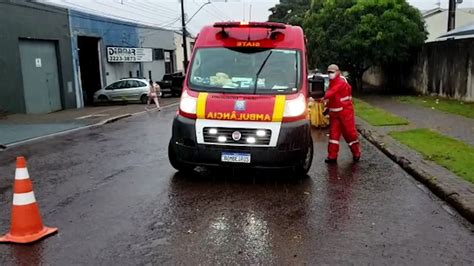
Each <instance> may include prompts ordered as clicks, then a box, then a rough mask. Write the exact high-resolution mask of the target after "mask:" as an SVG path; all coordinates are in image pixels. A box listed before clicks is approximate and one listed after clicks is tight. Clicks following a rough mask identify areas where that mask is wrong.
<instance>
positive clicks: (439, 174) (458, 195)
mask: <svg viewBox="0 0 474 266" xmlns="http://www.w3.org/2000/svg"><path fill="white" fill-rule="evenodd" d="M357 129H358V131H359V133H360V134H361V135H362V136H363V137H364V138H365V139H367V140H368V141H369V142H370V143H372V144H374V145H375V146H376V147H377V148H378V149H379V150H380V151H382V152H383V153H384V154H385V155H387V156H388V157H389V158H390V159H392V160H393V161H394V162H395V163H397V164H398V165H399V166H400V167H402V168H403V169H404V170H405V171H406V172H407V173H409V174H410V175H412V176H413V177H415V179H417V180H418V181H420V182H421V183H423V184H424V185H425V186H427V187H428V188H429V189H430V190H431V191H432V192H433V193H434V194H435V195H436V196H438V197H439V198H441V199H442V200H444V201H446V202H447V203H449V204H450V205H451V206H452V207H453V208H454V209H456V210H457V211H458V212H459V213H460V214H461V215H462V216H463V217H465V218H466V219H467V220H468V221H469V222H471V223H474V185H472V184H471V183H469V182H467V181H465V180H463V179H461V178H460V177H457V176H456V175H454V174H453V173H451V172H450V171H448V170H447V169H445V168H443V167H441V166H439V165H437V164H435V163H433V162H431V161H427V160H424V159H423V157H422V155H420V154H418V153H417V152H415V151H413V150H411V149H409V148H408V147H405V146H404V145H402V144H400V143H399V142H397V141H396V140H394V139H393V138H391V137H390V136H386V135H385V134H378V131H377V129H376V128H375V127H373V126H371V125H369V124H368V123H367V122H365V121H362V120H361V119H357Z"/></svg>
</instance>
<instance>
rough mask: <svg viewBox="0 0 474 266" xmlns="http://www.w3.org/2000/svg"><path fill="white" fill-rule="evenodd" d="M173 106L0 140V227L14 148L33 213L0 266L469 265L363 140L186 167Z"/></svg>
mask: <svg viewBox="0 0 474 266" xmlns="http://www.w3.org/2000/svg"><path fill="white" fill-rule="evenodd" d="M175 108H176V107H174V108H169V109H166V110H164V111H162V112H161V113H157V112H153V113H148V114H145V115H141V116H136V117H132V118H128V119H125V120H121V121H118V122H116V123H113V124H108V125H105V126H103V127H100V128H94V129H86V130H83V131H78V132H75V133H71V134H69V135H65V136H61V137H56V138H54V139H47V140H43V141H40V142H36V143H33V144H28V145H25V146H22V147H17V148H14V149H11V150H7V151H3V152H0V231H1V232H2V233H3V232H6V231H7V230H8V226H9V213H10V204H11V198H12V190H11V185H12V181H13V175H14V167H15V162H14V160H15V156H17V155H24V156H26V157H27V162H28V169H29V171H30V175H31V177H32V180H33V183H34V189H35V194H36V198H37V200H38V201H39V205H40V208H41V212H42V215H43V220H44V222H45V224H46V225H49V226H57V227H59V233H58V234H56V235H53V236H51V237H49V238H47V239H45V240H43V241H41V242H37V243H35V244H33V245H28V246H23V245H0V265H40V264H48V265H77V264H89V265H98V264H100V265H111V264H117V265H137V264H139V265H141V264H150V265H162V264H205V265H206V264H249V263H259V264H303V263H306V264H376V265H380V264H397V265H399V264H411V265H415V264H420V265H427V264H432V265H439V264H464V265H473V264H474V233H473V229H472V226H471V225H470V224H467V222H466V221H465V220H463V219H462V218H460V217H459V216H458V215H457V214H456V213H455V212H453V211H452V210H451V209H450V208H449V207H447V206H445V205H444V204H443V202H441V201H439V200H438V199H437V198H436V197H435V196H433V195H432V194H431V193H430V192H428V191H427V190H426V189H425V188H424V187H423V186H421V185H419V184H418V183H417V182H415V181H414V179H413V178H412V177H410V176H408V175H407V174H405V173H404V172H403V171H402V170H401V169H400V168H399V167H398V166H396V165H395V164H394V163H392V162H391V161H390V160H389V159H387V158H386V157H384V156H383V155H382V154H381V153H380V152H379V151H378V150H376V149H375V148H374V147H372V146H370V144H368V143H367V142H366V141H363V149H364V154H363V160H362V161H361V162H360V163H359V164H358V165H353V164H352V163H351V158H350V154H349V151H348V149H347V148H346V147H345V146H343V147H342V154H341V157H340V162H339V165H337V166H331V167H328V166H326V165H325V164H324V163H323V159H324V156H325V150H326V142H327V139H326V135H325V132H322V131H315V132H313V138H314V141H315V158H314V162H313V166H312V168H311V171H310V178H308V179H304V180H297V179H292V178H289V177H288V176H287V175H288V174H286V173H282V172H257V173H254V172H252V171H235V172H232V171H229V170H227V171H218V170H209V169H200V171H199V173H196V174H195V175H190V176H183V174H180V173H176V172H175V170H174V169H172V167H171V166H170V165H169V163H168V159H167V144H168V140H169V137H170V131H171V129H170V128H171V122H172V117H173V115H174V113H175Z"/></svg>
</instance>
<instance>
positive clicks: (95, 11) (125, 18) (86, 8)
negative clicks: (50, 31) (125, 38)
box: [64, 0, 159, 27]
mask: <svg viewBox="0 0 474 266" xmlns="http://www.w3.org/2000/svg"><path fill="white" fill-rule="evenodd" d="M64 2H66V3H69V4H73V3H70V2H68V1H67V0H64ZM74 6H75V7H79V8H81V9H83V10H86V11H87V10H89V12H92V13H91V14H92V15H94V13H95V14H96V15H97V14H99V15H100V14H102V15H105V17H107V18H110V19H114V18H115V17H117V18H121V19H123V20H125V21H127V20H128V21H133V22H136V23H139V24H143V21H140V20H135V19H131V18H127V17H123V16H119V15H115V14H110V13H105V12H101V11H97V10H94V9H91V8H88V7H84V6H82V5H78V4H74ZM110 16H113V17H110ZM109 23H110V22H109ZM150 24H151V25H153V26H156V27H159V26H158V24H153V23H150Z"/></svg>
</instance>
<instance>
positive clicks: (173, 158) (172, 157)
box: [168, 140, 194, 172]
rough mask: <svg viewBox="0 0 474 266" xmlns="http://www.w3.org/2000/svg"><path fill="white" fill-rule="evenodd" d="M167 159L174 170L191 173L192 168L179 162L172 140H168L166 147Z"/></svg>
mask: <svg viewBox="0 0 474 266" xmlns="http://www.w3.org/2000/svg"><path fill="white" fill-rule="evenodd" d="M168 159H169V161H170V164H171V166H173V168H174V169H176V170H178V171H180V172H191V171H193V170H194V166H192V165H188V164H185V163H183V162H180V161H179V159H178V156H177V154H176V147H175V144H174V143H173V141H172V140H170V143H169V145H168Z"/></svg>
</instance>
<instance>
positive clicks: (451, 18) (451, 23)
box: [448, 0, 456, 31]
mask: <svg viewBox="0 0 474 266" xmlns="http://www.w3.org/2000/svg"><path fill="white" fill-rule="evenodd" d="M455 27H456V0H449V11H448V31H451V30H454V28H455Z"/></svg>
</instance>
